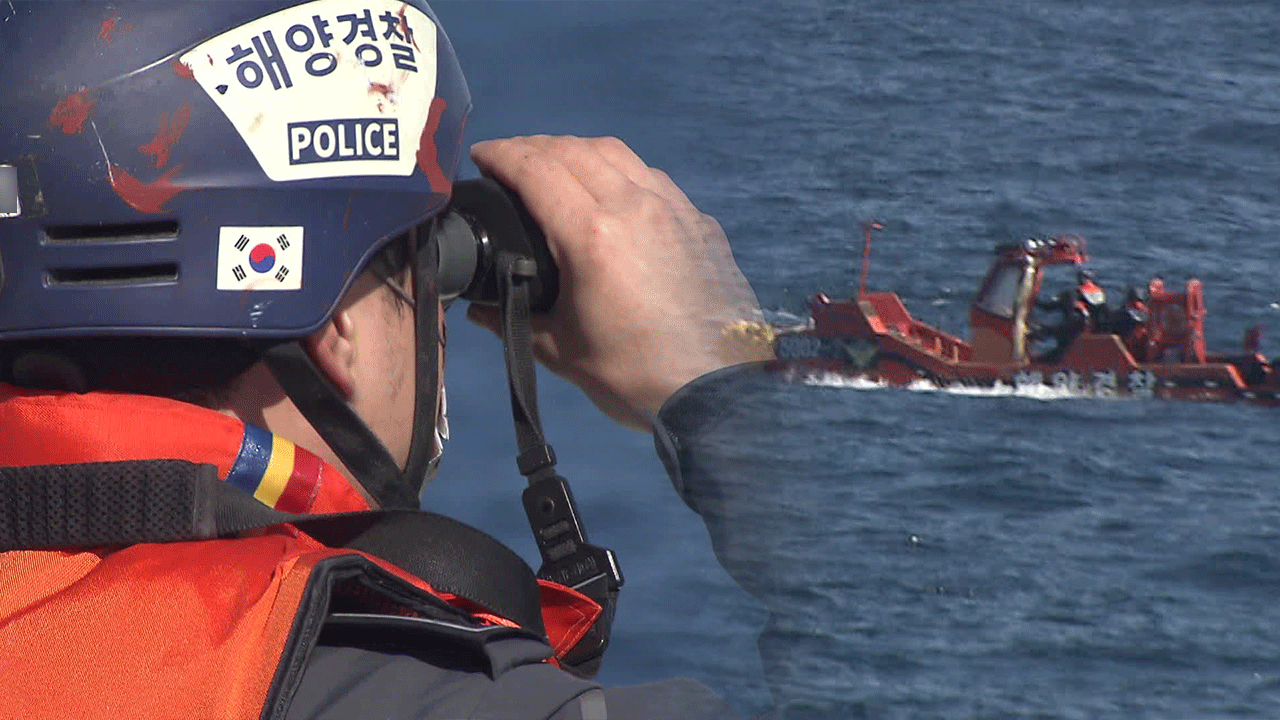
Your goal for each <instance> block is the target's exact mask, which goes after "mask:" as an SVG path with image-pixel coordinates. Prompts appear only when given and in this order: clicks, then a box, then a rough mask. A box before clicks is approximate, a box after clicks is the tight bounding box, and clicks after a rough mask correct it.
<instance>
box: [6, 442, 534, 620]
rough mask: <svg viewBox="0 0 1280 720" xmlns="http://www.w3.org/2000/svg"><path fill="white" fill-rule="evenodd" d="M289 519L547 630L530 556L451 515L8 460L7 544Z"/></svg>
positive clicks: (222, 532)
mask: <svg viewBox="0 0 1280 720" xmlns="http://www.w3.org/2000/svg"><path fill="white" fill-rule="evenodd" d="M281 523H291V524H293V525H294V526H296V527H298V528H299V529H300V530H302V531H303V532H305V533H307V534H308V535H311V536H312V537H314V538H315V539H317V540H319V541H320V542H322V543H324V544H325V545H328V546H330V547H341V548H350V549H353V550H360V551H362V552H366V553H369V554H370V555H373V556H375V557H379V558H382V559H384V560H387V561H389V562H391V563H393V564H395V565H397V566H399V567H400V568H402V569H404V570H407V571H409V572H411V573H413V574H414V575H416V576H418V577H419V578H421V579H423V580H425V581H426V582H428V583H430V585H431V586H432V587H433V588H435V589H436V590H439V591H442V592H448V593H453V594H455V595H459V596H462V597H465V598H468V599H470V600H473V601H475V602H477V603H479V604H480V605H483V606H484V607H486V608H489V609H490V610H493V611H494V612H496V613H498V614H499V615H502V616H503V617H506V618H508V619H510V620H513V621H515V622H516V623H518V624H520V625H521V626H522V627H524V628H526V629H529V630H532V631H534V632H536V633H537V634H538V635H541V636H544V637H545V635H546V629H545V627H544V626H543V623H542V610H541V605H540V602H539V593H538V585H537V582H536V580H535V578H534V575H533V571H532V570H530V568H529V566H528V565H527V564H525V562H524V560H522V559H521V558H520V556H519V555H517V554H515V553H514V552H512V551H511V550H510V549H509V548H507V547H506V546H505V545H503V544H502V543H500V542H498V541H497V540H495V539H493V538H492V537H490V536H488V535H486V534H485V533H483V532H481V531H479V530H477V529H475V528H473V527H471V526H469V525H466V524H464V523H461V522H458V521H457V520H454V519H452V518H448V517H445V516H443V515H437V514H435V513H430V512H425V511H421V510H377V511H371V512H356V513H339V514H333V515H294V514H289V513H282V512H278V511H276V510H272V509H271V508H269V507H267V506H265V505H263V504H262V503H260V502H258V501H257V500H255V499H254V498H253V497H252V496H250V495H248V494H247V493H245V492H243V491H241V490H239V489H238V488H236V487H233V486H231V485H227V484H226V483H224V482H222V481H221V480H219V479H218V475H217V469H216V468H215V467H214V466H212V465H199V464H196V463H191V462H186V461H183V460H144V461H125V462H105V463H85V464H78V465H40V466H29V467H0V551H6V550H35V549H46V548H67V547H96V546H103V545H135V544H138V543H152V542H178V541H184V540H207V539H211V538H215V537H231V536H234V535H236V534H238V533H241V532H244V531H246V530H252V529H255V528H262V527H268V526H271V525H279V524H281Z"/></svg>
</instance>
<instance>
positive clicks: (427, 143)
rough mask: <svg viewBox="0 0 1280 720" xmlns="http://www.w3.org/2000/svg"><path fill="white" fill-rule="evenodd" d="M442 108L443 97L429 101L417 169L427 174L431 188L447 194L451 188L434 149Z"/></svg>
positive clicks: (419, 141)
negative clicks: (429, 109) (429, 110)
mask: <svg viewBox="0 0 1280 720" xmlns="http://www.w3.org/2000/svg"><path fill="white" fill-rule="evenodd" d="M444 108H445V102H444V98H440V97H438V98H435V99H433V100H432V101H431V114H430V115H428V116H427V125H426V127H424V128H422V138H421V139H420V140H418V169H419V170H421V171H422V173H423V174H424V175H426V176H427V180H428V181H429V182H430V183H431V189H432V190H434V191H436V192H438V193H440V194H442V195H447V194H449V191H450V189H451V188H450V185H449V179H448V178H446V177H445V176H444V171H443V170H441V169H440V158H439V152H438V151H437V150H436V130H438V129H440V118H441V116H443V115H444Z"/></svg>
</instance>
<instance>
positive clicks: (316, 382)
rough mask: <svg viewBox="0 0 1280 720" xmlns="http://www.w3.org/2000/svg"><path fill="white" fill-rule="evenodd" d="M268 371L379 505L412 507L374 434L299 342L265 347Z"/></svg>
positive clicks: (399, 476)
mask: <svg viewBox="0 0 1280 720" xmlns="http://www.w3.org/2000/svg"><path fill="white" fill-rule="evenodd" d="M263 360H265V361H266V363H267V368H268V369H270V370H271V374H272V375H273V376H274V377H275V379H276V382H278V383H280V387H281V388H283V389H284V391H285V393H286V394H287V395H288V396H289V399H290V400H292V401H293V404H294V405H296V406H297V408H298V411H299V412H301V413H302V416H303V417H305V418H306V419H307V422H309V423H311V427H313V428H315V430H316V433H318V434H319V435H320V437H321V438H323V439H324V441H325V442H326V443H328V444H329V448H330V449H332V450H333V452H334V454H335V455H337V456H338V459H339V460H341V461H342V464H343V465H346V466H347V470H349V471H350V472H351V474H352V476H353V477H355V478H356V479H358V480H359V482H360V485H361V486H362V487H364V489H365V490H366V491H367V492H368V493H369V494H370V495H371V496H373V499H374V500H375V501H376V502H377V503H378V505H380V506H381V507H399V508H416V507H418V497H417V495H415V494H414V493H412V492H411V491H410V490H409V488H408V487H407V486H406V484H405V482H404V475H403V473H402V472H401V470H400V466H399V465H398V464H396V461H395V458H393V457H391V452H390V451H388V450H387V446H386V445H383V444H382V440H380V439H379V438H378V436H377V434H376V433H374V432H373V430H371V429H370V428H369V426H368V425H366V424H365V422H364V420H362V419H361V418H360V416H359V415H357V414H356V411H355V410H353V409H352V408H351V405H349V404H348V403H347V401H346V399H345V398H343V397H342V394H341V393H339V392H338V390H337V388H335V387H334V386H333V383H331V382H329V379H328V378H326V377H325V376H324V373H322V372H321V371H320V368H318V367H316V364H315V361H313V360H312V359H311V356H310V355H308V354H307V351H306V348H304V347H303V346H302V342H301V341H293V342H287V343H282V344H280V345H276V346H274V347H271V348H269V349H268V350H267V351H266V353H265V354H264V356H263Z"/></svg>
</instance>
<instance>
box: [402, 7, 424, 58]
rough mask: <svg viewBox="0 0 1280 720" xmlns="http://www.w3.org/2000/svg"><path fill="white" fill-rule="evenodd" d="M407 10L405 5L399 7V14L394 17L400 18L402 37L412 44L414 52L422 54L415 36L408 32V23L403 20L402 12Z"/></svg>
mask: <svg viewBox="0 0 1280 720" xmlns="http://www.w3.org/2000/svg"><path fill="white" fill-rule="evenodd" d="M408 9H409V5H408V4H407V3H406V4H402V5H401V6H400V12H398V13H396V15H398V16H400V34H401V35H404V36H405V37H406V38H408V39H409V42H411V43H413V49H414V50H417V51H418V52H422V48H420V47H418V38H417V36H415V35H413V33H412V31H411V30H409V21H408V20H405V19H404V11H405V10H408Z"/></svg>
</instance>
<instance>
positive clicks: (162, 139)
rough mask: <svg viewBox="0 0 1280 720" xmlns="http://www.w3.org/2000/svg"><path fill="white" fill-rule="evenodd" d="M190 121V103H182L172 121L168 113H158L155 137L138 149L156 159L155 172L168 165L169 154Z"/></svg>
mask: <svg viewBox="0 0 1280 720" xmlns="http://www.w3.org/2000/svg"><path fill="white" fill-rule="evenodd" d="M190 120H191V103H183V104H182V107H180V108H178V111H177V112H175V113H174V114H173V118H172V119H170V118H169V113H160V126H159V127H158V128H157V129H156V136H155V137H153V138H151V142H149V143H147V144H146V145H143V146H142V147H140V148H138V149H139V150H141V151H142V152H143V153H145V154H147V155H150V156H152V157H154V158H155V159H156V169H157V170H159V169H160V168H162V167H164V166H165V165H168V164H169V153H170V152H172V151H173V147H174V146H175V145H177V144H178V141H179V140H181V139H182V133H183V132H185V131H186V129H187V122H189V121H190Z"/></svg>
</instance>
